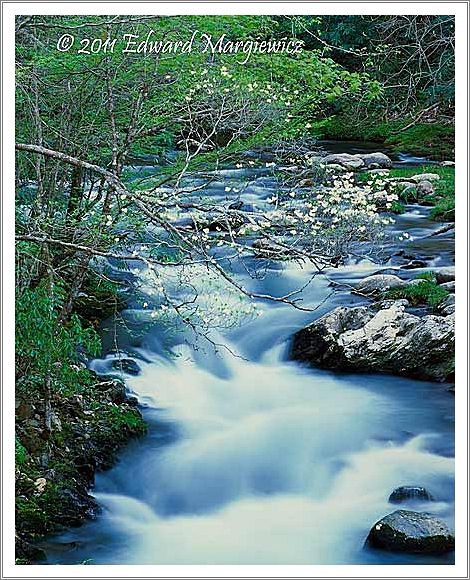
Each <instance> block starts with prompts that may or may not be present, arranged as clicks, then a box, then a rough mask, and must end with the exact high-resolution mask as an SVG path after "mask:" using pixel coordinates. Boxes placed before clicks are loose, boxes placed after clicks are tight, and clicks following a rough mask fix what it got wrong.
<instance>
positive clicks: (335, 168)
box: [326, 163, 348, 173]
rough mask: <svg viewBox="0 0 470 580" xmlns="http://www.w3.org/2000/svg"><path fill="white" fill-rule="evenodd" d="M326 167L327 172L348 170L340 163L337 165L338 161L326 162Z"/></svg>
mask: <svg viewBox="0 0 470 580" xmlns="http://www.w3.org/2000/svg"><path fill="white" fill-rule="evenodd" d="M326 169H327V171H328V173H333V172H338V173H343V172H345V171H348V169H347V167H343V166H342V165H339V163H328V165H327V166H326Z"/></svg>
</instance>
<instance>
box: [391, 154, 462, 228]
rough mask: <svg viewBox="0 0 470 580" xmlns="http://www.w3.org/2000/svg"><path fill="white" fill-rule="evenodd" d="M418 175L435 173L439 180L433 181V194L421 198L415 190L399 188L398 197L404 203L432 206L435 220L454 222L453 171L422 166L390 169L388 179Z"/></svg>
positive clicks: (451, 168)
mask: <svg viewBox="0 0 470 580" xmlns="http://www.w3.org/2000/svg"><path fill="white" fill-rule="evenodd" d="M418 173H436V174H437V175H439V177H440V179H439V180H436V181H433V187H434V193H433V194H431V195H426V196H422V195H420V194H419V191H418V189H417V188H409V187H406V188H405V187H402V188H401V190H400V188H399V191H398V193H399V195H400V197H401V199H402V200H403V201H404V202H405V203H412V202H413V203H427V204H428V205H433V206H434V208H433V209H432V211H431V216H432V218H433V219H435V220H443V221H454V219H455V169H454V168H453V167H439V166H436V165H423V166H422V167H419V168H417V167H412V168H406V169H391V170H390V173H389V177H400V178H406V177H411V176H412V175H416V174H418Z"/></svg>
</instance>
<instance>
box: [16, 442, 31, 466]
mask: <svg viewBox="0 0 470 580" xmlns="http://www.w3.org/2000/svg"><path fill="white" fill-rule="evenodd" d="M27 458H28V452H27V451H26V449H25V447H24V446H23V445H22V444H21V441H19V439H18V437H15V464H16V465H20V466H21V465H24V464H25V463H26V460H27Z"/></svg>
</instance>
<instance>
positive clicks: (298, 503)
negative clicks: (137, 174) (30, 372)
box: [40, 164, 454, 564]
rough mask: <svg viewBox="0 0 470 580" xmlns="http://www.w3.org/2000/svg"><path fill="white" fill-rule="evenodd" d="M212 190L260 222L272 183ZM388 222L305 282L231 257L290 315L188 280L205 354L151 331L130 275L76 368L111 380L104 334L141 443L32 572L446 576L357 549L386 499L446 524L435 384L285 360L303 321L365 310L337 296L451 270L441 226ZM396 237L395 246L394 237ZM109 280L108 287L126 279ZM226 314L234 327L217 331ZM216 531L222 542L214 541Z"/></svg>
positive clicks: (291, 264) (444, 406)
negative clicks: (126, 568)
mask: <svg viewBox="0 0 470 580" xmlns="http://www.w3.org/2000/svg"><path fill="white" fill-rule="evenodd" d="M263 165H264V164H263ZM413 172H414V174H416V173H419V171H418V170H416V169H415V168H413ZM197 179H198V178H196V183H198V181H197ZM247 182H248V185H247ZM226 188H230V189H231V190H232V191H233V189H240V195H237V197H238V198H239V201H240V202H241V203H242V204H243V207H253V206H256V207H258V208H259V207H261V208H264V207H267V204H266V200H267V199H270V198H271V197H272V196H273V194H275V193H276V192H277V188H278V185H277V184H276V181H274V180H273V179H272V177H271V174H270V172H267V171H266V167H259V168H257V167H253V166H248V167H245V168H237V167H233V168H227V169H226V170H222V171H220V172H219V173H218V174H217V176H216V179H215V181H214V182H213V183H211V185H210V186H209V188H207V189H206V190H205V194H206V195H209V196H210V197H211V199H212V200H220V201H221V202H222V200H227V198H230V196H229V195H228V192H227V190H226ZM232 191H231V192H230V195H233V193H232ZM198 195H199V193H198ZM394 219H395V220H396V221H395V223H394V224H391V225H390V226H389V230H390V231H391V233H395V232H396V235H394V237H393V243H391V244H390V245H388V246H384V247H383V248H382V250H381V262H380V263H378V262H377V263H374V261H372V260H370V259H367V258H362V259H361V260H360V261H358V260H356V259H354V257H352V258H351V260H350V263H346V264H343V265H340V266H339V267H337V268H329V269H327V270H325V271H324V272H322V274H321V275H319V276H316V277H315V278H314V280H313V282H310V283H308V280H309V278H310V277H311V273H312V264H310V263H308V261H307V262H303V263H302V261H295V260H294V261H292V260H290V261H285V260H282V261H279V260H276V259H272V256H271V257H269V254H268V256H266V255H264V256H263V257H262V260H263V265H262V269H263V275H262V276H259V277H252V276H250V275H249V274H248V273H247V272H248V271H253V268H254V267H255V266H256V265H258V267H259V264H260V262H259V260H260V258H259V257H258V258H256V257H254V256H252V257H249V258H245V259H244V260H243V261H242V260H240V261H234V260H232V262H231V264H230V268H231V271H232V272H233V273H234V274H235V275H236V276H237V279H238V280H240V283H242V284H244V285H245V286H246V287H247V288H250V289H252V290H253V291H256V292H259V293H271V294H273V295H274V296H280V295H283V294H285V293H288V292H290V291H295V290H296V289H297V288H299V287H304V289H303V291H302V297H303V305H304V306H306V307H307V308H308V309H309V310H307V311H301V310H297V309H295V308H292V307H291V306H289V305H287V304H282V303H275V302H274V303H273V302H269V301H265V300H257V301H256V310H257V312H258V313H256V312H253V310H252V309H248V310H247V312H245V311H244V308H245V306H244V305H243V304H240V302H239V301H238V302H233V301H231V297H230V295H229V294H228V293H227V289H226V288H223V287H220V286H217V285H216V284H215V283H211V282H210V281H209V280H205V279H204V276H202V272H199V271H197V269H192V270H191V278H192V280H191V283H192V284H193V285H194V284H197V289H198V294H199V296H200V297H202V302H203V303H204V304H205V305H206V312H208V313H211V316H212V317H215V313H216V312H217V316H216V317H215V319H214V320H217V321H218V324H217V325H216V328H215V330H214V331H213V332H212V333H211V335H210V338H211V340H212V341H213V344H210V343H208V342H207V341H205V340H204V339H203V338H201V337H199V338H198V337H196V336H194V334H192V333H191V331H190V329H188V328H182V327H181V325H180V324H175V321H174V320H173V319H172V318H171V317H169V315H168V314H166V313H165V316H163V317H160V316H159V317H156V318H152V316H151V313H152V312H153V310H152V309H151V307H152V306H153V304H155V303H158V302H156V301H157V300H158V299H157V297H155V295H154V294H152V287H153V286H154V277H153V275H151V273H150V272H149V271H148V269H146V268H144V267H142V266H141V265H140V266H138V267H136V268H135V271H132V276H133V277H135V278H137V279H138V280H139V284H138V286H137V288H138V290H136V291H134V293H133V294H132V295H131V296H129V297H128V300H127V307H126V308H125V310H124V311H123V312H122V313H121V315H120V316H121V317H122V318H123V319H124V321H125V323H126V324H125V325H124V326H123V325H122V324H119V325H118V326H116V324H115V322H113V317H111V319H110V320H107V321H105V323H104V324H103V325H102V340H103V348H104V352H105V356H104V357H102V358H98V359H96V360H95V361H93V362H92V364H91V369H92V370H93V371H95V372H97V373H98V375H99V376H103V377H106V376H107V375H114V374H115V372H116V365H117V364H118V362H117V361H119V359H120V358H121V359H122V355H117V354H116V353H115V352H114V353H113V349H114V348H115V343H116V328H119V331H118V337H117V339H118V342H119V348H120V349H121V350H123V351H125V352H126V353H127V355H126V360H127V362H126V364H125V366H124V367H122V369H121V370H122V376H123V377H124V378H125V379H126V383H127V386H128V389H129V390H130V391H132V392H133V393H134V394H135V396H136V397H137V398H138V401H139V404H140V406H141V408H142V412H143V416H144V419H145V421H146V423H147V424H148V426H149V432H148V435H147V436H146V437H145V438H144V439H142V440H139V441H138V442H137V441H136V442H135V443H132V444H131V445H130V446H129V447H128V448H127V449H126V450H125V451H124V452H123V454H122V455H121V457H120V461H119V463H118V465H117V466H116V467H114V468H113V469H111V470H110V471H108V472H106V473H102V474H99V475H98V476H97V479H96V484H95V488H94V490H93V495H94V496H95V497H96V500H97V501H98V503H99V504H100V505H101V506H102V507H103V512H102V513H101V514H100V515H99V516H98V518H97V519H96V520H95V521H94V522H91V523H88V524H86V525H85V526H82V527H81V528H78V529H76V530H70V531H68V532H66V533H64V534H62V535H60V536H56V537H53V538H51V539H50V541H47V542H45V543H42V545H41V544H40V545H41V546H42V547H41V549H44V550H45V551H46V554H47V563H79V562H82V561H87V562H89V563H140V564H142V563H173V564H174V563H198V562H204V563H207V561H210V562H211V563H237V562H239V561H242V562H243V563H292V562H295V563H330V562H331V563H338V562H341V563H351V562H354V563H366V562H371V563H397V562H400V563H404V562H411V563H430V562H432V563H445V562H449V561H450V559H451V556H439V557H437V556H434V555H428V556H422V555H421V556H414V555H409V554H407V555H401V556H397V555H396V554H393V553H383V552H381V551H374V550H364V549H363V544H364V541H365V539H366V537H367V534H368V531H369V530H370V528H371V526H372V525H373V524H374V522H376V521H377V520H379V518H381V517H383V516H384V515H385V514H387V513H388V512H389V511H391V510H390V506H389V504H388V496H389V495H390V494H391V493H392V492H393V490H394V488H397V487H399V486H403V485H410V484H412V485H418V484H419V485H421V486H425V487H426V489H430V490H431V492H432V495H433V496H434V497H436V499H437V501H436V502H434V503H433V504H429V503H425V504H423V506H420V505H419V504H416V503H415V502H413V501H411V502H408V503H405V506H406V507H408V508H413V509H418V510H421V509H423V507H425V509H426V510H430V511H431V512H432V513H434V514H435V515H436V516H438V517H440V518H441V519H443V520H444V521H446V522H447V523H448V524H449V525H450V526H452V521H453V487H452V482H453V460H452V455H453V422H452V417H453V400H452V397H451V395H450V394H449V393H448V392H447V391H448V388H449V384H446V383H443V384H439V383H432V382H428V381H416V380H412V379H409V378H398V377H395V376H392V375H373V374H363V373H359V374H352V375H351V374H345V373H344V370H342V369H338V370H337V371H335V372H332V371H325V370H320V369H318V368H313V369H307V368H305V367H303V366H299V365H298V364H296V363H294V362H292V361H290V356H289V351H290V344H291V341H292V336H293V335H294V334H295V333H296V332H297V331H299V330H301V329H302V328H305V327H307V326H308V325H309V324H310V323H312V321H314V320H318V319H319V318H320V317H321V316H322V315H325V314H327V313H328V312H331V311H332V310H333V309H334V308H335V307H337V306H341V307H358V306H363V305H366V306H367V305H369V304H371V300H370V299H369V298H367V297H365V296H364V295H361V293H355V292H351V289H353V288H354V287H356V286H357V284H358V283H359V282H360V281H361V280H363V279H364V278H366V277H368V276H370V275H374V274H380V273H387V271H388V273H389V274H390V273H393V275H398V276H399V277H400V278H401V279H403V280H405V281H410V280H412V279H416V278H417V277H418V276H419V275H420V274H426V273H428V272H432V271H438V270H439V269H441V268H444V267H447V266H450V265H452V263H453V245H454V240H453V232H452V230H451V229H448V230H447V231H446V232H443V233H440V234H439V233H437V232H438V230H439V229H440V228H442V224H439V223H438V222H436V221H434V220H433V219H432V215H431V209H430V208H429V206H422V205H419V204H406V203H404V207H403V211H402V212H401V213H399V214H395V215H394ZM402 232H405V233H406V234H407V235H408V237H406V238H403V237H401V239H400V236H401V233H402ZM435 234H436V235H435ZM109 266H110V268H109V271H108V274H114V276H117V277H120V278H121V279H122V277H123V276H129V273H127V274H124V273H123V272H122V270H121V269H120V268H119V267H118V264H112V263H111V264H110V265H109ZM136 266H137V265H136ZM171 268H172V267H171V266H169V267H167V268H165V267H162V268H161V269H160V270H159V276H163V275H164V273H165V272H168V271H169V270H170V269H171ZM174 269H175V266H173V270H174ZM165 276H166V274H165ZM168 283H169V280H168V279H166V284H168ZM214 284H215V285H214ZM172 291H174V292H176V293H177V292H178V289H177V288H175V289H174V290H172ZM445 293H446V296H447V295H448V294H449V293H450V292H449V291H448V290H446V291H445ZM219 299H220V300H221V302H222V304H220V303H219ZM226 308H229V309H230V311H231V312H232V313H233V314H234V317H235V318H236V319H237V320H238V322H237V323H234V321H233V320H232V318H230V320H229V321H228V322H229V323H228V324H222V322H224V321H225V322H227V320H226V317H227V316H228V315H227V314H225V313H224V312H225V309H226ZM433 308H434V306H432V305H429V304H426V301H425V300H424V301H423V302H420V301H418V302H417V303H416V304H409V305H408V306H407V310H411V311H412V312H413V315H416V316H421V317H422V316H425V315H429V314H430V313H431V312H432V311H433ZM259 313H261V314H259ZM240 322H243V324H240ZM110 329H114V330H111V332H110ZM136 336H137V338H136ZM215 344H216V345H219V346H218V347H214V345H215ZM233 353H235V356H234V354H233ZM280 450H281V451H280ZM130 472H132V473H133V477H132V478H129V477H128V474H129V473H130ZM359 496H360V497H359ZM247 525H248V526H250V529H252V530H253V532H252V533H248V528H247ZM221 528H223V529H225V530H230V532H226V533H225V534H224V535H223V537H219V534H218V533H217V530H220V529H221ZM320 528H321V533H320ZM273 530H274V531H275V533H274V534H273ZM325 530H327V531H328V533H327V534H325ZM346 530H347V531H346ZM181 538H186V539H187V540H188V543H184V545H182V544H181ZM204 538H206V539H207V541H206V540H205V539H204ZM293 539H294V540H293ZM214 541H215V542H216V546H215V547H214Z"/></svg>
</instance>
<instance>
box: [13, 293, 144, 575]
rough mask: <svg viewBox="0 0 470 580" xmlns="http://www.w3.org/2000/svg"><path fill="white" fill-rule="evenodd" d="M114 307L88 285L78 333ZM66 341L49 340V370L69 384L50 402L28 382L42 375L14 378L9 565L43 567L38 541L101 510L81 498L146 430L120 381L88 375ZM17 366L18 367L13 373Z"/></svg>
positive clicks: (81, 355)
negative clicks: (58, 368) (53, 357)
mask: <svg viewBox="0 0 470 580" xmlns="http://www.w3.org/2000/svg"><path fill="white" fill-rule="evenodd" d="M21 306H22V303H21V302H20V303H19V304H18V305H17V317H19V318H20V319H22V320H23V319H24V316H25V315H26V316H27V315H28V313H27V312H22V310H21ZM31 307H32V308H35V307H36V306H35V305H32V306H31ZM28 308H29V307H28ZM119 308H122V304H120V303H119V299H118V298H117V297H116V295H115V294H114V293H112V292H110V291H109V290H107V291H106V292H103V291H102V290H100V288H99V287H96V286H95V287H94V289H91V290H90V292H89V293H88V294H85V293H82V296H81V298H80V300H79V301H78V303H77V304H76V308H75V312H74V315H75V316H77V315H78V314H80V315H82V316H83V318H82V323H81V325H80V332H81V333H83V332H86V331H87V329H88V331H90V332H91V333H93V332H94V331H93V330H92V328H93V326H92V325H93V324H95V325H96V324H97V323H98V321H99V319H102V318H103V317H105V316H109V313H110V312H115V311H116V309H119ZM42 324H43V325H44V322H43V321H42ZM79 324H80V323H79ZM18 334H21V333H18ZM75 340H77V337H76V336H75V337H74V341H75ZM74 341H73V342H72V348H73V351H74V352H72V353H71V352H70V351H68V349H67V347H68V346H69V345H68V343H67V337H64V336H56V337H55V339H54V348H55V349H56V351H57V353H62V352H63V351H65V357H63V358H62V357H60V355H58V356H57V362H56V365H57V364H60V365H63V366H64V367H65V366H66V367H67V369H64V370H65V373H67V374H68V375H69V376H70V381H69V383H67V382H64V384H62V385H61V388H56V389H55V390H54V393H53V394H52V395H51V398H48V397H47V395H48V394H47V393H44V391H43V390H42V389H40V388H39V389H38V387H37V385H36V384H35V382H36V383H39V384H40V382H41V381H42V380H46V377H47V374H46V375H45V376H41V371H40V369H38V368H34V367H33V368H30V369H29V371H28V373H26V374H25V375H23V376H22V375H21V374H18V376H17V381H18V383H17V389H16V399H15V420H16V427H15V460H16V462H15V463H16V470H15V487H16V501H15V512H16V515H15V520H16V535H15V543H16V563H17V564H29V563H31V562H32V561H39V562H42V561H44V560H45V559H46V554H45V552H44V551H43V550H42V548H40V547H38V546H37V542H38V540H39V539H41V538H43V537H45V536H48V535H50V534H54V533H58V532H60V531H61V530H64V529H67V528H69V527H70V526H80V525H82V524H83V523H84V522H86V521H87V520H89V519H90V518H94V517H96V516H97V515H98V513H99V512H100V509H101V508H100V506H99V504H98V503H97V501H96V499H95V498H94V497H93V496H92V495H90V493H89V492H90V488H92V487H93V484H94V480H95V475H96V473H97V472H98V471H100V470H104V469H109V468H110V467H111V466H112V465H113V464H114V462H115V461H116V459H117V457H118V453H119V451H120V450H121V449H122V448H123V447H124V446H125V445H126V444H127V443H128V442H129V441H130V440H131V439H133V438H135V437H139V436H142V435H143V434H144V433H145V432H146V425H145V423H144V421H143V419H142V415H141V412H140V411H139V409H138V407H137V399H135V398H132V397H129V395H128V393H127V390H126V386H125V384H124V382H123V381H122V380H121V379H120V378H118V377H105V378H102V377H99V376H98V375H96V373H94V372H93V371H91V370H90V369H89V368H88V360H87V357H86V353H85V352H84V351H82V350H80V344H79V343H78V342H74ZM18 345H19V348H21V349H22V350H26V347H27V341H26V340H24V339H23V338H22V337H21V338H19V342H18ZM34 348H38V347H37V346H36V345H35V346H34ZM17 354H18V353H17ZM21 368H22V365H21V364H18V365H17V373H19V371H20V369H21ZM118 373H119V369H117V370H116V374H118ZM64 376H67V375H64Z"/></svg>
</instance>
